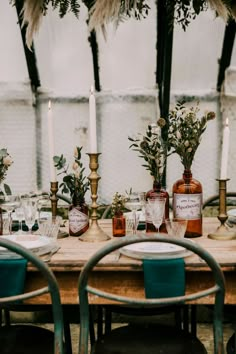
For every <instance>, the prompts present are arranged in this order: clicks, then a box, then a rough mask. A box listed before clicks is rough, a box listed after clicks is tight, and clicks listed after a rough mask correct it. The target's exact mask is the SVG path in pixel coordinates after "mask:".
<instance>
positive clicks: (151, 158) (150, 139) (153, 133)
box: [128, 118, 167, 182]
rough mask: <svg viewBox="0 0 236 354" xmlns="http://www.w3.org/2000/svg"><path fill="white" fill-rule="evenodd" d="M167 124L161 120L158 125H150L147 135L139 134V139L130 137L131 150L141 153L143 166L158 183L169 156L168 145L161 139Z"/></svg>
mask: <svg viewBox="0 0 236 354" xmlns="http://www.w3.org/2000/svg"><path fill="white" fill-rule="evenodd" d="M165 124H166V121H165V120H164V119H163V118H159V119H158V121H157V124H156V125H155V124H154V125H149V126H148V128H147V130H146V133H145V135H142V134H140V133H139V134H138V137H137V138H131V137H128V139H129V140H130V141H131V142H132V144H131V145H130V148H131V149H132V150H133V151H137V152H138V153H139V157H141V158H142V159H144V161H145V163H144V164H143V165H142V166H143V167H145V168H146V169H147V170H148V171H150V174H151V176H153V177H154V179H155V180H156V181H158V182H160V181H161V178H162V175H163V172H164V169H165V164H166V155H167V145H166V143H165V142H164V140H163V139H162V137H161V128H163V127H164V126H165Z"/></svg>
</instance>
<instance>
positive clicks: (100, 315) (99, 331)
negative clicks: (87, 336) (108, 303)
mask: <svg viewBox="0 0 236 354" xmlns="http://www.w3.org/2000/svg"><path fill="white" fill-rule="evenodd" d="M102 335H103V306H98V318H97V339H100V338H101V337H102Z"/></svg>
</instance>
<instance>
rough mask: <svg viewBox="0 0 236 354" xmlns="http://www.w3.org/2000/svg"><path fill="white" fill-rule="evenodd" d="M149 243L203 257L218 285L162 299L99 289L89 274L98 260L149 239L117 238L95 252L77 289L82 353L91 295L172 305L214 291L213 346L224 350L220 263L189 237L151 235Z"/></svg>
mask: <svg viewBox="0 0 236 354" xmlns="http://www.w3.org/2000/svg"><path fill="white" fill-rule="evenodd" d="M148 241H150V242H167V243H172V244H176V245H179V246H182V247H184V248H186V249H188V250H190V251H192V252H194V253H196V254H197V255H198V256H199V257H201V258H202V259H203V260H204V261H205V262H206V263H207V265H208V266H209V267H210V269H211V271H212V275H213V279H214V281H215V285H214V286H212V287H209V288H207V289H205V290H202V291H199V292H196V293H192V294H188V295H184V296H178V297H173V298H161V299H145V298H138V299H136V298H130V297H126V296H121V295H116V294H112V293H109V292H105V291H102V290H100V289H98V288H95V287H92V286H90V285H89V284H88V280H89V275H90V273H91V271H92V270H93V268H94V267H95V266H96V265H97V263H98V262H99V261H100V260H101V259H102V258H103V257H104V256H106V255H107V254H109V253H111V252H113V251H115V250H117V249H119V248H121V247H123V246H126V245H129V244H133V243H137V242H147V237H146V236H143V235H142V236H129V237H124V238H122V239H119V240H115V241H113V242H112V243H109V244H108V245H105V246H104V247H103V248H102V249H100V250H99V251H98V252H96V253H95V254H94V255H93V256H92V257H91V258H90V259H89V260H88V261H87V262H86V264H85V265H84V267H83V269H82V271H81V273H80V277H79V281H78V292H79V301H80V342H79V354H87V353H88V333H89V331H88V328H89V299H88V294H89V293H90V294H93V295H96V296H100V297H102V298H105V299H108V300H112V301H115V302H119V303H126V304H131V305H140V306H147V307H148V306H150V305H152V306H153V305H156V306H157V305H173V304H183V303H186V302H188V301H192V300H196V299H198V298H202V297H206V296H208V295H211V294H215V303H214V317H213V331H214V348H215V351H214V353H215V354H219V353H223V352H224V348H223V326H222V319H223V307H224V296H225V280H224V275H223V273H222V270H221V268H220V265H219V264H218V263H217V262H216V261H215V259H214V258H213V257H212V256H211V254H209V253H208V252H207V251H205V250H204V249H203V248H202V247H200V246H199V245H198V244H195V243H193V242H191V241H189V240H186V239H177V238H171V237H168V238H166V237H164V236H152V237H149V238H148Z"/></svg>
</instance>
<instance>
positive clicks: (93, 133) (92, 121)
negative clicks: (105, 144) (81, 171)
mask: <svg viewBox="0 0 236 354" xmlns="http://www.w3.org/2000/svg"><path fill="white" fill-rule="evenodd" d="M89 145H90V149H89V152H90V153H97V124H96V100H95V96H94V88H93V86H91V89H90V96H89Z"/></svg>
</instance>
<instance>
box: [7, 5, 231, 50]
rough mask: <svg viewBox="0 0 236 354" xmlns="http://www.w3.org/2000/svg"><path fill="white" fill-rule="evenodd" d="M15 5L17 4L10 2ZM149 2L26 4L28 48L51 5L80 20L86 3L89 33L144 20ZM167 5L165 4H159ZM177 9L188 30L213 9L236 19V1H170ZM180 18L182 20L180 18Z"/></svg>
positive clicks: (25, 22)
mask: <svg viewBox="0 0 236 354" xmlns="http://www.w3.org/2000/svg"><path fill="white" fill-rule="evenodd" d="M9 1H10V3H13V4H14V3H15V2H16V1H17V0H9ZM148 1H149V0H24V6H23V25H27V30H26V44H27V46H28V47H29V48H30V46H31V44H32V40H33V35H34V33H35V32H37V31H38V29H39V27H40V24H41V19H42V16H43V15H45V14H46V13H47V10H48V5H49V3H51V5H52V8H53V10H55V9H57V8H59V15H60V17H63V16H64V15H65V14H66V13H67V12H69V11H71V12H72V13H74V14H75V16H77V17H78V14H79V10H80V3H81V2H83V3H84V4H85V5H86V6H87V7H88V9H89V29H90V30H92V29H97V28H99V27H100V28H102V29H103V31H105V26H106V25H107V24H108V23H109V22H113V23H115V24H118V22H119V21H121V20H123V19H124V18H127V17H131V16H133V17H135V18H136V19H140V18H141V17H145V16H146V15H147V14H148V10H149V6H148ZM157 1H163V0H157ZM170 4H171V6H174V7H175V9H176V13H177V19H176V18H175V19H176V20H177V22H179V23H180V24H182V27H183V28H184V29H185V27H187V25H188V23H189V22H190V20H191V19H194V18H195V16H196V14H198V13H199V12H200V11H202V10H203V9H205V7H206V6H207V5H209V6H210V7H211V8H212V9H214V10H215V11H216V13H217V14H218V15H219V16H220V17H222V18H223V19H224V20H225V21H227V20H228V19H229V17H231V16H232V17H234V18H236V0H168V1H166V5H167V9H168V6H170ZM178 16H179V18H178Z"/></svg>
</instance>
